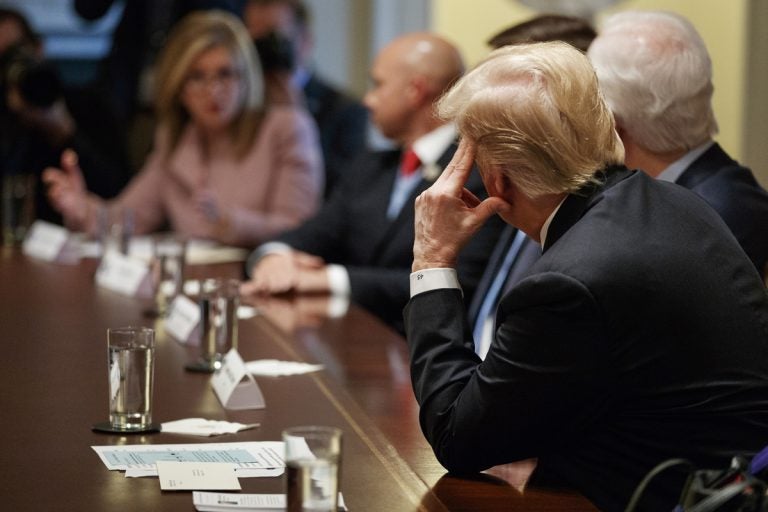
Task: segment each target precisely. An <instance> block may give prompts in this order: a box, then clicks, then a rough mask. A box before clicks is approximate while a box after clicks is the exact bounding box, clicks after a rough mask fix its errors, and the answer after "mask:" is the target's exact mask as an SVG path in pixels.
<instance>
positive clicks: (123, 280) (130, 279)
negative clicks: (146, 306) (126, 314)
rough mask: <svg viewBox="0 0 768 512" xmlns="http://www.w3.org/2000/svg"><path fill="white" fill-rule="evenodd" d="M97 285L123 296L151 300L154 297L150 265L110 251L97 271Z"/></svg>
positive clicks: (106, 253)
mask: <svg viewBox="0 0 768 512" xmlns="http://www.w3.org/2000/svg"><path fill="white" fill-rule="evenodd" d="M96 284H97V285H98V286H101V287H102V288H106V289H108V290H112V291H114V292H117V293H120V294H122V295H128V296H130V297H138V298H142V299H150V298H152V297H153V296H154V288H153V286H152V275H151V272H150V267H149V264H147V263H145V262H143V261H141V260H138V259H135V258H130V257H128V256H125V255H123V254H122V253H119V252H117V251H111V250H108V251H106V252H105V253H104V257H103V258H102V259H101V263H100V264H99V268H98V269H96Z"/></svg>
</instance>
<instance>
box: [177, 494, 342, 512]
mask: <svg viewBox="0 0 768 512" xmlns="http://www.w3.org/2000/svg"><path fill="white" fill-rule="evenodd" d="M192 504H193V505H195V509H196V510H197V511H198V512H228V511H238V512H285V507H286V500H285V494H232V493H226V492H201V491H195V492H193V493H192ZM338 509H339V510H340V511H346V510H347V506H346V504H345V503H344V498H343V497H342V495H341V493H339V502H338Z"/></svg>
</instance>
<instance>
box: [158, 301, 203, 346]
mask: <svg viewBox="0 0 768 512" xmlns="http://www.w3.org/2000/svg"><path fill="white" fill-rule="evenodd" d="M199 325H200V306H199V305H198V304H197V303H196V302H194V301H193V300H192V299H190V298H189V297H187V296H185V295H177V296H176V297H174V299H173V300H172V301H171V304H170V305H169V306H168V316H167V317H166V319H165V332H167V333H168V334H170V335H171V336H173V337H174V338H175V339H176V340H177V341H179V342H180V343H183V344H185V345H198V344H199V343H200V340H199V338H200V330H199V329H198V327H199Z"/></svg>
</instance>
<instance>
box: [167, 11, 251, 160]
mask: <svg viewBox="0 0 768 512" xmlns="http://www.w3.org/2000/svg"><path fill="white" fill-rule="evenodd" d="M219 47H224V48H226V49H228V50H229V51H230V52H231V54H232V58H233V60H234V64H235V66H236V68H237V70H238V73H239V76H240V81H241V87H240V98H241V108H240V111H239V112H238V113H237V115H236V116H235V119H234V120H233V121H232V124H231V126H230V133H231V136H232V140H233V142H234V145H235V152H236V154H237V156H243V155H244V154H245V153H246V152H247V151H248V149H249V148H250V146H251V145H252V143H253V140H254V138H255V137H256V133H257V131H258V128H259V123H260V120H261V117H262V112H263V108H264V79H263V76H262V72H261V68H260V66H259V62H258V56H257V55H256V50H255V49H254V47H253V42H252V41H251V39H250V37H249V36H248V32H247V31H246V30H245V27H244V26H243V24H242V23H241V21H240V20H239V19H238V18H237V17H235V16H233V15H232V14H229V13H226V12H223V11H215V10H212V11H201V12H193V13H191V14H189V15H187V16H185V17H184V18H183V19H182V20H181V21H179V23H178V24H177V25H176V26H175V27H174V28H173V30H172V31H171V34H170V36H169V38H168V42H167V43H166V45H165V47H164V48H163V51H162V53H161V55H160V57H159V60H158V64H157V73H156V77H155V80H156V91H155V106H156V109H157V115H158V119H159V123H160V125H161V126H162V127H163V128H164V129H166V130H167V133H168V136H169V140H170V148H171V149H173V148H174V147H175V146H176V145H177V144H178V142H179V138H180V137H181V133H182V131H183V129H184V127H185V126H186V124H187V122H189V114H188V113H187V111H186V109H185V108H184V106H183V105H182V103H181V92H182V88H183V87H184V85H185V82H186V80H187V78H188V75H189V70H190V68H191V67H192V66H193V65H194V63H195V60H196V59H197V58H198V57H199V56H200V55H201V54H202V53H204V52H205V51H207V50H211V49H213V48H219Z"/></svg>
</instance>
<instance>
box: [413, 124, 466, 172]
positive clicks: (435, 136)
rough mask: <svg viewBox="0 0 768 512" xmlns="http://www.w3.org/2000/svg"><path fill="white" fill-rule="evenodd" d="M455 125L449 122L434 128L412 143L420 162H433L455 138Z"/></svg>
mask: <svg viewBox="0 0 768 512" xmlns="http://www.w3.org/2000/svg"><path fill="white" fill-rule="evenodd" d="M456 134H457V132H456V126H454V125H453V124H451V123H448V124H444V125H442V126H440V127H438V128H435V129H434V130H432V131H431V132H429V133H427V134H425V135H422V136H421V137H419V138H418V139H416V141H415V142H414V143H413V150H414V151H415V152H416V155H418V157H419V160H421V162H422V164H425V165H427V164H435V163H437V161H438V160H439V159H440V157H441V156H442V155H443V153H445V150H446V149H448V146H450V145H451V144H452V143H453V142H454V141H455V140H456Z"/></svg>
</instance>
